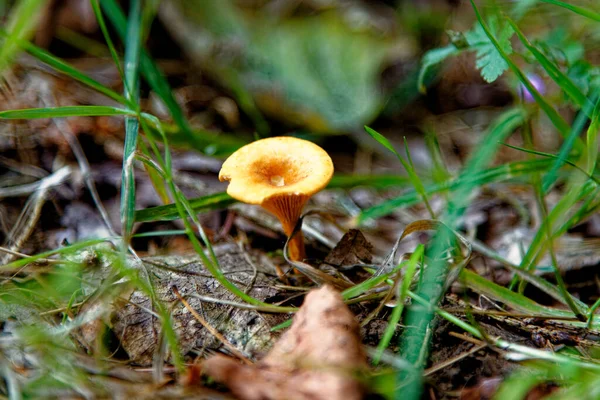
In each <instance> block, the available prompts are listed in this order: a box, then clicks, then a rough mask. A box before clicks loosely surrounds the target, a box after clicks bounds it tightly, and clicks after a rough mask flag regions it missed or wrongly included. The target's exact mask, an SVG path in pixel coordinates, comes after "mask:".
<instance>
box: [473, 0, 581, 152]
mask: <svg viewBox="0 0 600 400" xmlns="http://www.w3.org/2000/svg"><path fill="white" fill-rule="evenodd" d="M470 1H471V5H472V6H473V10H474V11H475V16H476V17H477V21H478V22H479V24H480V25H481V27H482V29H483V31H484V32H485V34H486V36H487V37H488V38H489V39H490V41H491V43H492V44H493V45H494V47H495V48H496V50H497V51H498V53H500V55H501V56H502V58H503V59H504V61H506V63H507V64H508V66H509V68H510V69H511V70H512V71H513V73H514V74H515V75H516V76H517V78H519V80H520V81H521V83H522V84H523V85H524V86H525V87H526V88H527V90H528V91H529V93H530V94H531V95H532V97H533V98H534V99H535V101H536V103H537V104H538V105H539V106H540V108H541V109H542V110H543V111H544V113H545V114H546V115H547V116H548V118H549V119H550V121H552V124H553V125H554V126H555V128H556V129H557V130H558V132H559V133H560V134H561V135H562V136H563V137H564V138H567V137H568V136H569V132H570V131H571V129H570V126H569V124H568V123H567V122H566V121H565V120H564V119H563V118H562V117H561V116H560V114H559V113H558V112H557V111H556V110H555V109H554V107H552V106H551V105H550V104H548V102H546V100H545V99H544V97H543V96H542V95H541V94H540V92H538V90H537V89H536V88H535V87H534V86H533V84H532V83H531V82H530V81H529V79H528V78H527V76H525V74H524V73H523V71H521V70H520V69H519V67H518V66H517V64H515V63H514V62H513V61H512V60H511V58H510V57H509V56H508V54H506V52H504V50H503V49H502V46H500V43H498V41H497V40H496V38H495V37H494V35H493V34H492V32H491V31H490V28H489V27H488V26H487V24H486V23H485V21H484V20H483V18H482V17H481V14H480V13H479V9H478V8H477V6H476V5H475V2H474V1H473V0H470ZM583 147H584V146H583V142H582V141H581V139H579V138H578V139H577V140H575V149H576V150H577V151H579V152H581V151H582V150H583Z"/></svg>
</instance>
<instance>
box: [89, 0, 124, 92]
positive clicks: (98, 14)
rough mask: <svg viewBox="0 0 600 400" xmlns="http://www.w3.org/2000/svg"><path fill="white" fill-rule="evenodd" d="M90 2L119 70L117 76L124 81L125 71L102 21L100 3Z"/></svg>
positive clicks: (95, 0)
mask: <svg viewBox="0 0 600 400" xmlns="http://www.w3.org/2000/svg"><path fill="white" fill-rule="evenodd" d="M90 2H91V4H92V9H93V10H94V15H95V16H96V21H98V26H99V27H100V30H101V31H102V35H103V36H104V40H105V41H106V45H107V46H108V51H109V52H110V56H111V57H112V59H113V62H114V63H115V65H116V67H117V70H118V71H119V76H120V77H121V80H122V81H123V82H125V73H124V72H123V68H122V67H121V58H120V57H119V54H118V53H117V49H116V48H115V44H114V43H113V41H112V39H111V37H110V33H109V32H108V28H107V27H106V21H104V16H103V15H102V10H100V3H98V0H90Z"/></svg>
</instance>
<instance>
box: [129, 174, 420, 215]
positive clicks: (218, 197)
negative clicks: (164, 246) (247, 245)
mask: <svg viewBox="0 0 600 400" xmlns="http://www.w3.org/2000/svg"><path fill="white" fill-rule="evenodd" d="M407 182H408V178H405V177H402V176H397V175H383V176H378V175H358V176H354V175H340V176H337V175H336V176H334V177H333V179H331V182H329V185H328V186H327V188H328V189H346V188H354V187H356V186H361V185H363V186H369V187H371V188H379V189H383V188H387V187H390V186H404V185H405V184H406V183H407ZM418 201H419V198H418V195H416V197H415V202H418ZM189 202H190V205H191V207H192V209H193V210H194V212H195V213H197V214H199V213H203V212H208V211H212V210H221V209H224V208H227V207H228V206H230V205H231V204H234V203H236V202H237V200H235V199H233V198H232V197H231V196H229V195H228V194H227V193H225V192H220V193H214V194H209V195H207V196H202V197H197V198H195V199H190V200H189ZM178 218H179V213H178V212H177V207H176V206H175V204H168V205H164V206H157V207H148V208H145V209H143V210H138V211H136V212H135V221H136V222H151V221H168V220H173V219H178Z"/></svg>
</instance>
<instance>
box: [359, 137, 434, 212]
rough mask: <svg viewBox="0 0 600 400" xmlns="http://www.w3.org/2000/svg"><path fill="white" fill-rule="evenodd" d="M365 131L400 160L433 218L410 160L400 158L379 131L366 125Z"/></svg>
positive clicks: (424, 191) (423, 188)
mask: <svg viewBox="0 0 600 400" xmlns="http://www.w3.org/2000/svg"><path fill="white" fill-rule="evenodd" d="M365 131H367V133H368V134H369V135H371V137H372V138H373V139H375V140H377V141H378V142H379V143H380V144H381V145H383V146H384V147H385V148H386V149H388V150H389V151H391V152H392V153H394V154H395V155H396V157H397V158H398V161H400V163H401V164H402V166H403V167H404V169H405V170H406V172H407V173H408V177H409V179H410V182H411V183H412V185H413V187H414V188H415V190H416V192H417V193H419V196H421V199H423V202H424V203H425V206H426V207H427V210H428V211H429V214H430V216H431V218H435V214H434V212H433V209H432V208H431V205H430V204H429V199H428V198H427V192H426V190H425V187H424V186H423V182H422V181H421V178H419V175H417V172H416V171H415V169H414V168H413V166H412V162H406V161H405V160H404V158H402V156H401V155H400V154H399V153H398V152H397V151H396V149H394V146H392V144H391V143H390V142H389V141H388V140H387V139H386V138H385V137H384V136H383V135H382V134H380V133H379V132H377V131H375V130H373V129H371V128H369V127H368V126H365ZM407 151H408V148H407ZM409 159H410V155H409Z"/></svg>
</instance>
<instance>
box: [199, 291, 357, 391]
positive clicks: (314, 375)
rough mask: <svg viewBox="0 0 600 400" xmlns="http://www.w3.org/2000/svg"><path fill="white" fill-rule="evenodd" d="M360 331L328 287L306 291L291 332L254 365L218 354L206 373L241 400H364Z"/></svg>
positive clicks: (339, 298) (337, 297) (351, 315)
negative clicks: (359, 376) (360, 377)
mask: <svg viewBox="0 0 600 400" xmlns="http://www.w3.org/2000/svg"><path fill="white" fill-rule="evenodd" d="M366 366H367V364H366V356H365V353H364V351H363V349H362V346H361V340H360V335H359V326H358V323H357V321H356V320H355V318H354V315H353V314H352V313H351V312H350V310H349V309H348V308H347V307H346V305H345V304H344V302H343V301H342V297H341V295H340V294H339V293H338V292H337V291H335V290H334V289H333V288H331V287H329V286H324V287H322V288H320V289H318V290H314V291H312V292H310V293H309V294H308V295H307V296H306V300H305V301H304V304H303V305H302V307H301V308H300V310H299V311H298V313H297V314H296V316H295V317H294V321H293V324H292V326H291V327H290V329H289V330H288V331H287V332H286V333H285V334H284V335H283V336H282V337H281V338H280V339H279V341H277V343H275V345H274V346H273V348H272V349H271V351H270V352H269V354H268V355H267V356H266V357H265V358H264V359H263V360H261V361H260V362H258V363H257V364H255V365H242V364H240V363H238V361H236V360H234V359H232V358H229V357H225V356H222V355H217V356H213V357H211V358H209V359H208V360H206V361H205V363H204V372H205V373H206V374H207V375H209V376H211V377H213V378H214V379H215V380H217V381H219V382H222V383H224V384H225V385H227V386H228V387H229V388H230V389H231V391H232V392H233V393H234V395H236V396H238V397H239V398H240V399H244V400H259V399H261V400H267V399H290V400H296V399H298V400H308V399H312V400H318V399H327V400H336V399H340V400H342V399H343V400H353V399H361V398H362V397H363V393H364V388H363V386H362V384H361V383H360V382H359V380H358V379H357V378H358V374H359V373H360V372H361V371H363V370H364V369H365V368H366Z"/></svg>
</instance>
